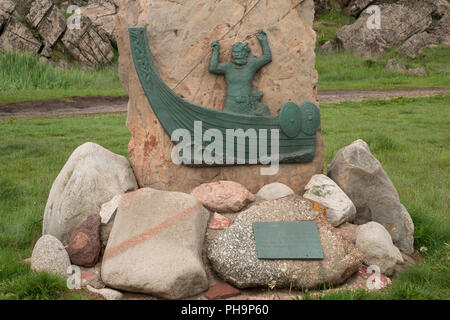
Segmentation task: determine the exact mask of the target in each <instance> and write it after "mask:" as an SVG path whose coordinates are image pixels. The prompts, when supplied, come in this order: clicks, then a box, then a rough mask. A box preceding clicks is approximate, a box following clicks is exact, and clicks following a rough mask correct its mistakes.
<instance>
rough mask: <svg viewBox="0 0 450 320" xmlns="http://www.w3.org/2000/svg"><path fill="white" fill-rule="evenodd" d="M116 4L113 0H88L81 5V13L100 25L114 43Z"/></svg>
mask: <svg viewBox="0 0 450 320" xmlns="http://www.w3.org/2000/svg"><path fill="white" fill-rule="evenodd" d="M116 7H117V6H116V5H115V4H114V3H113V2H108V1H98V2H92V1H91V2H90V3H89V4H88V5H87V6H83V7H81V8H80V9H81V14H82V15H84V16H86V17H88V18H89V19H91V21H92V22H93V23H95V24H96V25H98V26H99V27H101V28H102V29H103V30H104V31H105V32H106V33H107V34H108V37H109V39H110V40H111V42H113V43H116V24H115V18H116V10H117V9H116Z"/></svg>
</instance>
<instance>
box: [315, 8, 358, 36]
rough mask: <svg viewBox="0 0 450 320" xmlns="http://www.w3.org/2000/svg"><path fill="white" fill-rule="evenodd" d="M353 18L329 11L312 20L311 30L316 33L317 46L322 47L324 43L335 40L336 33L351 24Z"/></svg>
mask: <svg viewBox="0 0 450 320" xmlns="http://www.w3.org/2000/svg"><path fill="white" fill-rule="evenodd" d="M354 21H355V18H353V17H350V16H347V15H345V14H344V13H342V12H336V11H335V10H331V11H330V12H328V13H326V14H323V15H321V16H320V17H319V18H318V19H315V20H314V26H313V29H314V31H316V33H317V40H316V41H317V44H318V45H322V44H323V43H324V42H326V41H328V40H330V39H334V38H336V31H337V30H338V29H339V28H340V27H342V26H344V25H346V24H352V23H353V22H354Z"/></svg>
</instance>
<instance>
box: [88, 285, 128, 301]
mask: <svg viewBox="0 0 450 320" xmlns="http://www.w3.org/2000/svg"><path fill="white" fill-rule="evenodd" d="M86 288H87V289H88V290H89V291H90V292H92V293H95V294H98V295H100V296H102V297H103V298H105V300H121V299H122V298H123V294H122V292H120V291H117V290H113V289H110V288H102V289H96V288H93V287H92V286H90V285H87V287H86Z"/></svg>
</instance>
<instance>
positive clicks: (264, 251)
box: [253, 221, 323, 259]
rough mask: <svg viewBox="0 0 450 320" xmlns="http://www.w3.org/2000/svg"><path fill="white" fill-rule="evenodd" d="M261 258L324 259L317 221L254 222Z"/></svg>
mask: <svg viewBox="0 0 450 320" xmlns="http://www.w3.org/2000/svg"><path fill="white" fill-rule="evenodd" d="M253 233H254V234H255V242H256V251H257V253H258V258H259V259H323V251H322V245H321V243H320V237H319V232H318V230H317V224H316V222H315V221H276V222H254V223H253Z"/></svg>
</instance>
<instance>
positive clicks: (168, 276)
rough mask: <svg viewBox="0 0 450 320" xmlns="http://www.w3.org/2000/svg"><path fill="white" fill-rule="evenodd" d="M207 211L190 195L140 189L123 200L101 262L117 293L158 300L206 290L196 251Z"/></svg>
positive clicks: (206, 221)
mask: <svg viewBox="0 0 450 320" xmlns="http://www.w3.org/2000/svg"><path fill="white" fill-rule="evenodd" d="M208 219H209V212H208V211H207V210H206V209H205V208H203V206H202V205H201V203H200V202H199V201H198V200H197V199H196V198H195V197H193V196H191V195H188V194H185V193H181V192H167V191H159V190H155V189H150V188H143V189H139V190H137V191H134V192H131V193H128V194H126V195H124V196H123V197H122V199H121V201H120V203H119V208H118V209H117V214H116V218H115V221H114V226H113V229H112V231H111V235H110V237H109V240H108V245H107V247H106V250H105V253H104V255H103V263H102V280H103V281H104V282H105V284H107V285H108V286H110V287H112V288H116V289H119V290H126V291H131V292H141V293H147V294H151V295H154V296H156V297H159V298H164V299H180V298H184V297H190V296H194V295H196V294H198V293H200V292H203V291H205V290H207V289H208V279H207V276H206V271H205V267H204V265H203V261H202V257H201V252H202V247H203V241H204V237H205V232H206V226H207V223H208Z"/></svg>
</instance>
